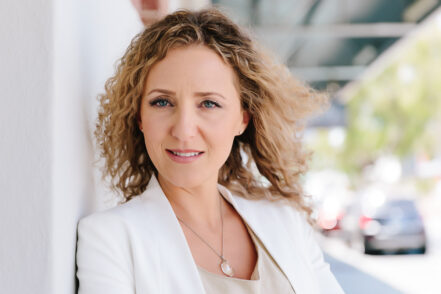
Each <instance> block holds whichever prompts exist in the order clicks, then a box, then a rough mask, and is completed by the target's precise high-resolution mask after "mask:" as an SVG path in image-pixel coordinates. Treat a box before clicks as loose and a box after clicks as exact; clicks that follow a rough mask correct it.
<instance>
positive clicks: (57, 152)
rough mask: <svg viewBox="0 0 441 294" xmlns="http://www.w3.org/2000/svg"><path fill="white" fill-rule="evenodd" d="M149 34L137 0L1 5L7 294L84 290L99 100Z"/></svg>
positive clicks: (0, 151) (0, 280)
mask: <svg viewBox="0 0 441 294" xmlns="http://www.w3.org/2000/svg"><path fill="white" fill-rule="evenodd" d="M141 28H142V27H141V22H140V21H139V20H138V16H137V13H136V11H135V10H134V8H133V7H132V6H131V4H130V1H129V0H112V1H105V0H89V1H86V0H82V1H77V0H52V1H47V0H33V1H31V0H22V1H13V0H6V1H5V0H2V1H1V2H0V62H1V64H0V90H1V92H0V102H1V104H0V105H1V107H0V120H1V124H0V134H1V135H0V141H1V143H0V163H1V164H0V189H1V190H0V195H1V205H0V218H1V221H0V236H1V242H0V292H1V293H14V294H15V293H20V294H21V293H33V294H39V293H42V294H43V293H44V294H48V293H54V294H55V293H57V294H58V293H75V245H76V226H77V221H78V219H79V218H80V217H82V216H83V215H85V214H88V213H90V212H92V211H94V210H96V209H100V208H102V207H104V206H105V205H104V204H103V202H102V201H100V199H101V198H100V197H99V195H101V196H103V194H104V193H105V192H106V190H105V189H104V188H102V183H101V182H100V181H99V180H94V179H95V175H97V174H98V173H97V171H96V169H95V168H94V167H93V164H92V161H93V158H94V155H93V148H92V136H91V135H92V130H93V126H94V120H95V115H96V111H95V109H96V96H97V94H98V93H100V92H102V89H103V85H104V81H105V80H106V78H108V77H109V76H110V75H111V74H112V73H113V65H114V63H115V61H116V59H117V58H119V57H121V55H122V54H123V52H124V50H125V48H126V47H127V46H128V44H129V41H130V39H131V38H132V37H133V36H134V35H135V34H136V33H137V32H139V31H140V30H141Z"/></svg>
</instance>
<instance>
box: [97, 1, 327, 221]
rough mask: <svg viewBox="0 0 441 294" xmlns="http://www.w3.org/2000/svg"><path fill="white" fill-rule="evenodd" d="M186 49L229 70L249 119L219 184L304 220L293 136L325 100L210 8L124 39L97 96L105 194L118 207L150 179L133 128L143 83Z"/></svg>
mask: <svg viewBox="0 0 441 294" xmlns="http://www.w3.org/2000/svg"><path fill="white" fill-rule="evenodd" d="M193 44H202V45H204V46H207V47H208V48H211V49H212V50H214V51H215V52H216V53H217V54H219V56H221V57H222V59H223V60H224V62H226V63H227V64H229V65H231V66H232V68H233V69H234V71H235V73H236V75H237V78H238V81H239V88H240V99H241V104H242V107H243V109H245V110H246V111H248V113H249V114H250V122H249V124H248V126H247V128H246V130H245V132H243V133H242V135H240V136H237V137H236V138H235V140H234V142H233V146H232V150H231V153H230V155H229V157H228V159H227V161H226V162H225V164H224V165H223V167H222V168H221V169H220V172H219V179H218V181H219V183H220V184H222V185H224V186H226V187H227V188H228V189H230V190H231V191H233V193H236V194H238V195H240V196H242V197H246V198H249V199H259V198H267V199H271V200H276V199H288V200H290V201H289V203H292V204H294V205H295V206H296V207H297V208H299V209H300V210H301V211H303V212H306V213H307V215H309V216H310V214H311V208H310V207H309V205H308V204H307V202H306V201H305V195H304V192H303V190H302V187H301V185H300V183H299V182H300V177H301V175H302V174H303V173H304V172H305V171H306V168H307V159H308V157H309V153H308V152H305V151H304V150H303V147H302V143H301V133H302V130H303V127H304V122H305V118H306V117H307V116H308V115H309V114H311V113H313V112H314V111H315V110H317V109H318V108H320V107H321V106H323V105H324V102H325V101H326V98H325V97H324V96H323V95H319V94H317V93H315V92H314V91H313V90H312V89H311V88H309V87H307V86H305V85H304V84H302V83H301V82H299V81H298V80H296V79H295V78H294V77H293V76H292V75H291V73H290V72H289V70H288V69H287V68H286V66H284V65H282V64H280V63H278V62H276V58H274V57H272V56H270V55H269V54H268V53H264V50H263V49H259V48H258V47H257V43H255V42H254V41H252V39H251V38H250V37H249V35H248V34H246V33H245V32H244V31H243V30H242V29H240V28H239V27H238V26H237V25H236V24H235V23H233V22H232V21H231V20H230V19H229V18H228V17H226V16H225V15H224V14H223V13H222V12H220V10H219V9H215V8H209V9H204V10H200V11H188V10H180V11H177V12H175V13H173V14H170V15H167V16H166V17H165V18H163V19H162V20H160V21H158V22H156V23H154V24H152V25H151V26H149V27H147V28H145V29H144V31H142V32H141V33H139V34H138V35H137V36H136V37H135V38H134V39H133V40H132V42H131V44H130V46H129V47H128V49H127V51H126V53H125V54H124V56H123V57H122V58H121V59H120V60H119V63H118V66H117V69H116V73H115V75H114V76H113V77H111V78H110V79H108V80H107V82H106V84H105V93H104V94H102V95H100V96H99V100H100V108H99V114H98V121H97V125H96V126H97V128H96V130H95V135H96V138H97V143H98V146H99V148H100V149H101V156H102V157H104V159H105V166H104V176H105V177H106V176H109V177H110V178H111V181H112V187H113V188H114V189H116V190H119V191H120V192H122V195H123V199H124V200H123V201H122V202H126V201H129V200H130V199H131V198H132V197H134V196H136V195H139V194H141V193H142V192H143V191H144V190H145V189H146V187H147V184H148V182H149V180H150V178H151V176H152V174H153V173H155V174H157V171H156V169H155V167H154V165H153V164H152V162H151V160H150V158H149V156H148V154H147V151H146V147H145V142H144V138H143V135H142V133H141V131H140V130H139V127H138V115H139V109H140V103H141V99H142V96H143V93H144V87H145V81H146V78H147V75H148V72H149V70H150V68H151V67H152V65H153V64H155V63H156V62H158V61H159V60H161V59H163V58H164V57H165V56H166V54H167V51H168V50H169V49H170V48H175V47H179V46H189V45H193ZM244 154H245V156H244ZM243 157H245V160H244V159H243ZM257 171H258V173H260V175H258V173H257ZM261 176H263V177H264V178H266V180H267V183H266V184H263V183H262V181H261Z"/></svg>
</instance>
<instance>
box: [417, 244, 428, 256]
mask: <svg viewBox="0 0 441 294" xmlns="http://www.w3.org/2000/svg"><path fill="white" fill-rule="evenodd" d="M418 253H420V254H426V245H424V246H423V247H420V248H418Z"/></svg>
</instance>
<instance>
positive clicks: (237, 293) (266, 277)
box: [198, 225, 295, 294]
mask: <svg viewBox="0 0 441 294" xmlns="http://www.w3.org/2000/svg"><path fill="white" fill-rule="evenodd" d="M247 229H248V232H249V233H250V236H251V237H252V239H253V242H254V245H255V246H256V250H257V262H256V266H255V268H254V271H253V273H252V275H251V279H250V280H244V279H238V278H234V277H233V278H231V277H227V276H221V275H218V274H214V273H211V272H209V271H207V270H205V269H203V268H202V267H200V266H198V270H199V274H200V275H201V278H202V283H203V285H204V288H205V291H206V293H207V294H226V293H234V294H248V293H253V294H256V293H262V294H265V293H278V294H295V291H294V289H293V288H292V286H291V284H290V283H289V281H288V279H287V278H286V276H285V274H284V273H283V271H282V270H281V269H280V267H279V266H278V264H277V263H276V261H275V260H274V259H273V258H272V256H271V255H270V254H269V252H268V251H267V249H266V248H265V246H264V245H263V243H262V242H261V241H260V240H259V238H258V237H257V236H256V235H255V234H254V232H253V231H252V230H251V228H249V227H248V225H247ZM233 270H234V269H233Z"/></svg>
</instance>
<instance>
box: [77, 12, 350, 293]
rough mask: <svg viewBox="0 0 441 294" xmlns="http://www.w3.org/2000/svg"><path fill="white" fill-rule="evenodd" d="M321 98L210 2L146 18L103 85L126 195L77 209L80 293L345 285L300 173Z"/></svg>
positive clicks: (107, 135) (107, 139) (107, 142)
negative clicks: (317, 234) (306, 123)
mask: <svg viewBox="0 0 441 294" xmlns="http://www.w3.org/2000/svg"><path fill="white" fill-rule="evenodd" d="M323 101H324V100H323V99H322V98H321V97H320V96H318V95H314V93H313V92H312V91H311V90H310V89H309V88H307V87H305V86H303V85H301V84H300V83H298V82H296V80H295V79H293V78H292V77H291V75H290V74H289V71H288V70H287V69H286V68H285V67H284V66H282V65H277V64H276V63H274V62H272V59H271V58H268V57H266V55H265V54H263V53H262V51H261V50H258V49H257V48H256V44H255V43H253V41H251V39H250V38H249V37H247V36H246V35H245V34H244V33H243V32H242V31H241V30H240V29H239V28H238V27H237V26H236V25H235V24H234V23H233V22H232V21H231V20H229V19H228V18H227V17H226V16H224V15H223V14H222V13H221V12H219V11H218V10H215V9H207V10H202V11H199V12H189V11H178V12H175V13H173V14H171V15H168V16H166V17H165V18H164V19H162V20H161V21H159V22H157V23H154V24H152V25H151V26H150V27H148V28H146V29H145V30H144V31H143V32H142V33H140V34H139V35H138V36H136V37H135V39H134V40H133V41H132V43H131V45H130V46H129V48H128V49H127V52H126V53H125V55H124V57H123V58H122V59H121V61H120V63H119V66H118V68H117V71H116V74H115V75H114V77H112V78H111V79H109V80H108V81H107V83H106V92H105V94H104V95H102V96H101V108H100V111H99V118H98V123H97V129H96V136H97V140H98V143H99V146H100V147H101V151H102V155H103V157H104V158H105V162H106V165H105V176H110V178H111V179H113V186H114V187H115V188H117V189H118V190H119V191H121V192H122V195H123V196H124V201H122V202H123V203H122V204H121V205H119V206H117V207H115V208H113V209H110V210H107V211H104V212H99V213H95V214H92V215H90V216H88V217H85V218H83V219H82V220H81V221H80V223H79V228H78V238H79V239H78V249H77V264H78V272H77V276H78V279H79V283H80V284H79V293H82V294H89V293H94V294H96V293H106V294H111V293H115V294H116V293H137V294H142V293H297V294H301V293H308V294H309V293H343V292H342V290H341V288H340V286H339V285H338V283H337V282H336V280H335V278H334V277H333V275H332V274H331V272H330V270H329V265H328V264H327V263H325V262H324V260H323V255H322V252H321V251H320V249H319V247H318V246H317V244H316V243H315V241H314V239H313V231H312V228H311V226H310V225H309V224H308V222H307V221H306V219H308V217H309V215H310V211H311V209H310V208H309V207H308V205H306V202H305V200H304V195H303V192H302V189H301V187H300V185H299V176H300V175H301V174H302V173H303V172H304V171H305V169H306V167H305V161H306V157H307V156H306V155H307V154H306V153H305V152H303V151H302V148H301V144H300V140H299V132H300V131H301V129H302V123H301V122H302V121H303V120H304V118H305V117H306V115H307V114H309V113H310V112H311V111H312V110H314V109H316V108H318V107H319V106H320V105H321V104H322V102H323ZM262 178H264V179H265V182H263V181H262V180H261V179H262Z"/></svg>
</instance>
